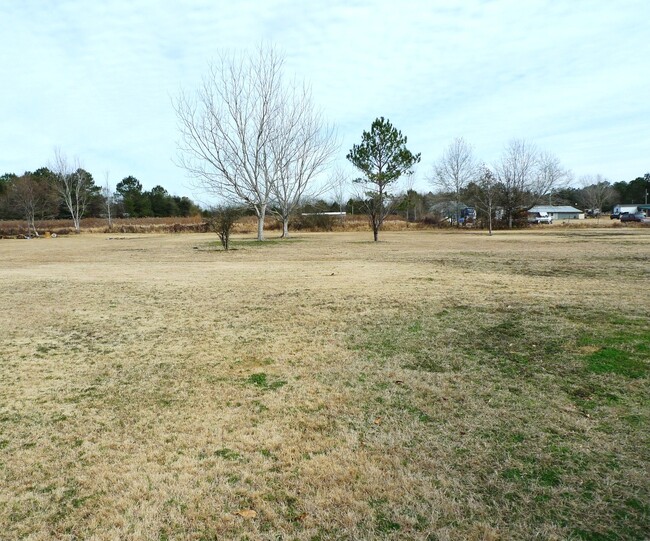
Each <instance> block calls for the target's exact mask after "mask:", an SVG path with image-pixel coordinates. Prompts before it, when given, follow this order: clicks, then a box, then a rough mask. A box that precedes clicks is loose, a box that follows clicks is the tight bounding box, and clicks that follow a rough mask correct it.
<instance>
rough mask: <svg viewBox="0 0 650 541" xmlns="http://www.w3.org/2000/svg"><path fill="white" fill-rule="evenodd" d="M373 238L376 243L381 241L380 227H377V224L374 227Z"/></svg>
mask: <svg viewBox="0 0 650 541" xmlns="http://www.w3.org/2000/svg"><path fill="white" fill-rule="evenodd" d="M372 236H373V238H374V240H375V242H377V241H378V240H379V227H377V226H376V225H375V224H373V225H372Z"/></svg>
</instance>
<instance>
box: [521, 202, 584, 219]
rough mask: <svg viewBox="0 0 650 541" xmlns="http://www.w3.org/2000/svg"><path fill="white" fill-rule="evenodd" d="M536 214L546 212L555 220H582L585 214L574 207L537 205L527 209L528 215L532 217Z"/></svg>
mask: <svg viewBox="0 0 650 541" xmlns="http://www.w3.org/2000/svg"><path fill="white" fill-rule="evenodd" d="M536 212H546V213H548V215H549V216H550V217H551V218H553V221H556V220H584V219H585V213H584V212H582V211H581V210H578V209H577V208H574V207H569V206H557V205H537V206H535V207H533V208H532V209H528V214H529V215H534V214H535V213H536Z"/></svg>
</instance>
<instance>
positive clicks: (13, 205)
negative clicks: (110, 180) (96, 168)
mask: <svg viewBox="0 0 650 541" xmlns="http://www.w3.org/2000/svg"><path fill="white" fill-rule="evenodd" d="M200 212H201V209H200V208H199V207H198V205H196V204H195V203H194V202H193V201H192V200H191V199H190V198H188V197H185V196H183V197H179V196H176V195H171V194H170V193H169V192H167V190H166V189H165V188H163V187H162V186H155V187H154V188H152V189H151V190H143V188H142V184H141V183H140V181H138V180H137V179H136V178H135V177H132V176H128V177H126V178H124V179H123V180H122V181H121V182H119V183H118V184H117V186H116V188H115V190H114V191H113V190H112V189H111V188H110V186H108V185H107V186H105V187H104V188H102V187H100V186H98V185H97V184H96V183H95V180H94V179H93V176H92V174H91V173H89V172H88V171H86V170H84V169H83V168H81V167H79V166H78V164H74V163H72V164H71V163H68V162H67V160H66V159H65V157H64V156H63V155H62V154H60V153H59V152H57V155H56V158H55V160H54V165H51V166H49V167H41V168H40V169H37V170H36V171H26V172H25V173H23V174H22V175H16V174H14V173H5V174H4V175H2V176H0V220H25V222H26V224H27V226H28V229H29V230H30V231H33V232H34V233H36V226H35V223H36V222H37V221H39V220H45V219H72V220H73V223H74V225H75V229H77V230H78V229H79V220H80V219H81V218H83V217H92V218H114V217H131V218H141V217H149V216H151V217H169V216H192V215H196V214H199V213H200Z"/></svg>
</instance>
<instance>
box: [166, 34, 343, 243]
mask: <svg viewBox="0 0 650 541" xmlns="http://www.w3.org/2000/svg"><path fill="white" fill-rule="evenodd" d="M283 64H284V60H283V58H282V57H281V56H280V55H279V54H278V53H276V52H275V51H274V50H273V49H270V48H264V47H262V46H261V47H259V48H258V49H257V52H256V53H254V54H252V55H243V54H242V55H229V54H225V53H224V54H222V55H221V57H220V59H219V61H217V62H215V63H213V64H212V65H211V66H210V71H209V74H208V76H207V77H205V78H204V80H203V85H202V86H201V88H200V89H199V90H198V91H197V92H196V93H195V94H194V95H187V94H181V96H180V97H179V98H178V99H177V100H176V102H175V104H174V105H175V110H176V115H177V117H178V120H179V128H180V133H181V141H180V143H179V149H180V151H181V153H180V156H179V163H180V165H181V166H182V167H184V168H185V169H186V170H187V171H188V172H189V173H190V174H191V175H192V176H194V177H195V178H196V179H197V180H198V182H199V184H200V185H201V186H202V187H203V188H204V189H206V190H207V191H209V192H211V193H213V194H215V195H217V196H218V197H219V198H220V199H222V200H227V201H237V202H240V203H241V204H243V205H246V206H248V207H250V208H251V209H253V210H254V212H255V214H256V216H257V220H258V226H257V238H258V240H263V239H264V218H265V216H266V213H267V211H268V210H269V206H270V205H271V204H272V203H273V204H275V206H276V208H277V209H280V210H279V213H280V214H281V215H282V219H283V221H285V234H286V232H287V231H286V224H287V222H286V220H287V219H288V214H289V213H290V212H291V211H292V210H293V209H294V208H295V206H296V205H297V204H298V202H299V201H300V199H301V197H303V196H304V194H305V191H306V189H307V186H308V185H309V184H310V182H311V181H312V180H313V178H314V177H315V175H317V174H318V172H320V171H321V170H322V168H323V167H324V166H325V164H326V162H327V160H328V159H329V157H330V156H331V154H332V153H333V151H334V149H335V144H334V139H333V133H332V131H331V129H330V128H328V127H327V126H326V125H325V123H324V122H323V120H322V117H321V115H320V114H319V113H317V112H316V111H315V109H314V107H313V105H312V102H311V95H310V93H309V92H307V91H302V92H300V91H298V90H296V88H295V87H294V88H288V87H287V86H285V84H284V83H283V79H282V67H283Z"/></svg>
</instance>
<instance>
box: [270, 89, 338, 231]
mask: <svg viewBox="0 0 650 541" xmlns="http://www.w3.org/2000/svg"><path fill="white" fill-rule="evenodd" d="M278 113H279V114H278V115H277V118H276V122H275V124H276V126H275V130H276V133H275V134H274V136H273V138H272V142H271V145H270V146H271V150H272V157H273V164H272V167H273V168H274V174H273V178H274V181H273V183H272V187H271V192H272V203H273V207H272V210H273V212H274V213H275V214H276V215H277V216H278V218H279V219H280V220H281V221H282V237H283V238H286V237H288V236H289V217H290V216H291V214H292V213H293V211H294V210H295V209H296V207H298V206H299V205H300V203H301V201H302V200H303V199H304V198H305V197H317V196H318V195H321V194H322V193H324V192H325V191H326V190H327V185H325V184H322V185H321V186H320V188H319V189H315V188H314V184H313V180H314V178H315V177H316V176H317V175H318V174H319V173H320V172H322V171H323V170H324V169H325V167H326V166H327V164H328V163H329V161H330V160H331V158H332V156H333V155H334V153H335V152H336V150H337V149H338V143H337V141H336V136H335V132H334V129H333V127H331V126H328V125H327V123H326V122H325V120H324V119H323V116H322V114H321V113H320V112H319V111H317V110H316V109H315V107H314V105H313V101H312V96H311V91H310V90H309V89H308V88H307V87H305V86H304V85H303V86H302V87H300V88H298V87H295V86H294V87H293V88H292V89H291V90H290V91H288V92H286V93H285V95H284V99H283V100H282V103H280V104H279V110H278Z"/></svg>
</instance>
